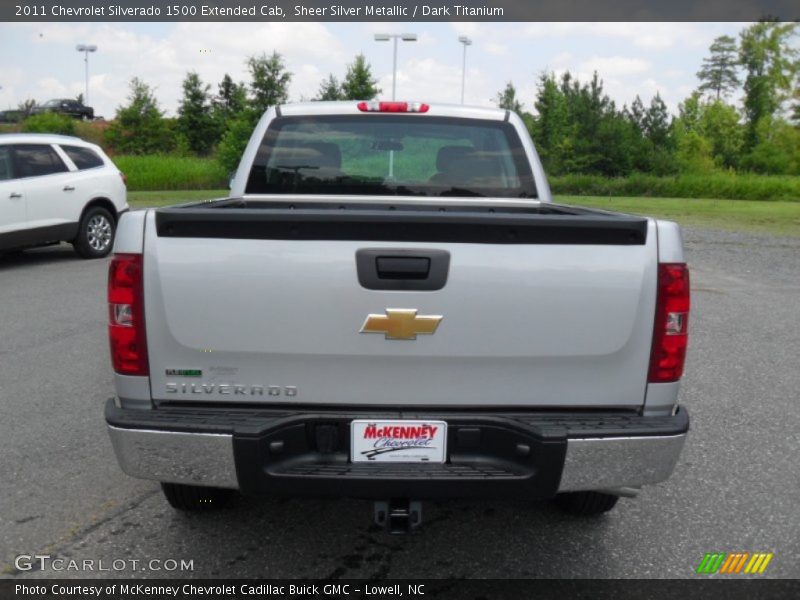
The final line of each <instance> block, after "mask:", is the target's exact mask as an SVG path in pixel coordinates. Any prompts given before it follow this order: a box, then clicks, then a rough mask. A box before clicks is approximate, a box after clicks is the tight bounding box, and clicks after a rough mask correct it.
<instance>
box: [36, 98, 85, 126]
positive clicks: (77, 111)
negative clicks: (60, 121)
mask: <svg viewBox="0 0 800 600" xmlns="http://www.w3.org/2000/svg"><path fill="white" fill-rule="evenodd" d="M47 112H54V113H60V114H62V115H67V116H69V117H72V118H74V119H83V120H84V121H91V120H92V119H94V108H92V107H91V106H84V105H83V104H81V103H80V102H78V101H77V100H73V99H72V98H54V99H53V100H48V101H47V102H45V103H44V104H42V105H41V106H34V107H33V110H31V114H34V115H40V114H42V113H47Z"/></svg>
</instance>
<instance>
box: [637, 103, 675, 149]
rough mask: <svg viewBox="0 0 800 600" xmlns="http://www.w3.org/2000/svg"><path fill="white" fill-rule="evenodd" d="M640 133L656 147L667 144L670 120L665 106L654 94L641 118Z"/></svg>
mask: <svg viewBox="0 0 800 600" xmlns="http://www.w3.org/2000/svg"><path fill="white" fill-rule="evenodd" d="M642 126H643V127H642V133H643V134H644V135H645V137H647V139H649V140H650V141H651V142H652V143H653V144H655V145H656V146H660V145H665V144H667V143H668V142H669V133H670V118H669V110H667V105H666V104H665V103H664V101H663V100H662V99H661V95H660V94H659V93H656V95H655V96H654V97H653V99H652V100H651V101H650V106H649V107H648V108H647V111H646V112H645V114H644V116H643V118H642Z"/></svg>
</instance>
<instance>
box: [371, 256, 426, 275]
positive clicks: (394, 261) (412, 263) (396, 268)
mask: <svg viewBox="0 0 800 600" xmlns="http://www.w3.org/2000/svg"><path fill="white" fill-rule="evenodd" d="M375 261H376V265H377V267H376V268H377V272H378V278H379V279H427V278H428V273H429V272H430V270H431V259H430V258H425V257H422V256H408V257H406V256H379V257H377V258H376V259H375Z"/></svg>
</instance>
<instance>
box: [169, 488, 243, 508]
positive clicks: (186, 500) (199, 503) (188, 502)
mask: <svg viewBox="0 0 800 600" xmlns="http://www.w3.org/2000/svg"><path fill="white" fill-rule="evenodd" d="M161 491H163V492H164V496H165V497H166V499H167V502H169V504H170V506H171V507H172V508H174V509H176V510H188V511H198V510H215V509H220V508H226V507H227V506H230V504H231V501H232V500H233V497H234V495H235V492H234V491H233V490H226V489H222V488H213V487H201V486H197V485H184V484H180V483H164V482H162V483H161Z"/></svg>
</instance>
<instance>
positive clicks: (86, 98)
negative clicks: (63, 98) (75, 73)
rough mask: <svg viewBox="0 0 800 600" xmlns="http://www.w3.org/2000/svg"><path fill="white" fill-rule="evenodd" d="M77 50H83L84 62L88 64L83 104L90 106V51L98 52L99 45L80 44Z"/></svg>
mask: <svg viewBox="0 0 800 600" xmlns="http://www.w3.org/2000/svg"><path fill="white" fill-rule="evenodd" d="M75 50H77V51H78V52H83V62H84V63H85V64H86V87H85V89H84V94H83V105H84V106H89V53H90V52H97V46H95V45H94V44H78V45H77V46H75Z"/></svg>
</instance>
